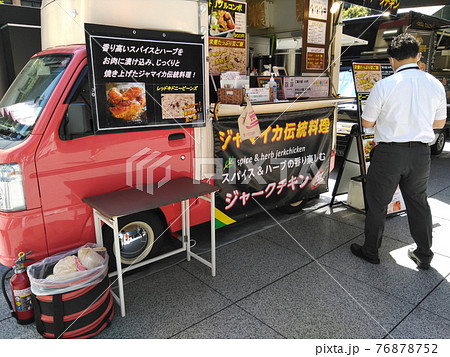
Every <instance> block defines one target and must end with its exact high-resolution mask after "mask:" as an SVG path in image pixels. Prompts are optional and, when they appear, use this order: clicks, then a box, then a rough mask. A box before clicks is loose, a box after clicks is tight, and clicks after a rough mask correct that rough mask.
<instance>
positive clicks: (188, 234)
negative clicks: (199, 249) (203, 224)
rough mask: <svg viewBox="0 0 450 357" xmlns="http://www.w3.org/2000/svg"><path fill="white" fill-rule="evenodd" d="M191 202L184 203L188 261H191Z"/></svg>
mask: <svg viewBox="0 0 450 357" xmlns="http://www.w3.org/2000/svg"><path fill="white" fill-rule="evenodd" d="M189 210H190V208H189V200H186V201H184V210H183V216H184V225H185V237H186V244H187V246H186V252H187V261H188V262H189V261H190V260H191V222H190V216H189Z"/></svg>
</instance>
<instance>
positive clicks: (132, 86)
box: [105, 83, 147, 124]
mask: <svg viewBox="0 0 450 357" xmlns="http://www.w3.org/2000/svg"><path fill="white" fill-rule="evenodd" d="M105 87H106V102H107V106H108V112H109V113H110V114H111V117H113V118H116V119H122V120H123V121H124V123H130V124H132V123H142V122H145V120H146V119H147V105H146V98H145V95H146V94H145V83H106V85H105Z"/></svg>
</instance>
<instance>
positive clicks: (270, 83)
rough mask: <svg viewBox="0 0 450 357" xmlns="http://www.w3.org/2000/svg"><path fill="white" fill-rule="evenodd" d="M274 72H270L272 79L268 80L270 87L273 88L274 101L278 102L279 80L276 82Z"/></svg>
mask: <svg viewBox="0 0 450 357" xmlns="http://www.w3.org/2000/svg"><path fill="white" fill-rule="evenodd" d="M273 75H274V74H273V73H271V74H270V80H269V82H267V84H268V85H269V88H273V101H274V102H276V101H277V89H278V87H277V82H275V79H274V78H273Z"/></svg>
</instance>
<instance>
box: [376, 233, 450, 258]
mask: <svg viewBox="0 0 450 357" xmlns="http://www.w3.org/2000/svg"><path fill="white" fill-rule="evenodd" d="M385 238H387V239H391V240H395V241H396V242H399V243H403V244H406V247H407V246H411V245H414V244H416V243H415V242H414V240H413V242H406V241H404V240H401V239H399V238H394V237H392V236H390V235H387V234H386V235H383V239H385ZM411 240H412V238H411ZM433 253H434V254H435V255H439V256H441V257H444V258H450V255H445V254H443V253H439V252H435V251H434V252H433Z"/></svg>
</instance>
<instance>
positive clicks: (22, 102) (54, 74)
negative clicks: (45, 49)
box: [0, 54, 72, 140]
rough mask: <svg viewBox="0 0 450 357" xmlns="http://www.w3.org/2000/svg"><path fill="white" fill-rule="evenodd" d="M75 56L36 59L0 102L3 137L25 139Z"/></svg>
mask: <svg viewBox="0 0 450 357" xmlns="http://www.w3.org/2000/svg"><path fill="white" fill-rule="evenodd" d="M71 58H72V57H71V55H67V54H57V55H45V56H39V57H34V58H32V59H31V60H30V61H29V62H28V63H27V64H26V65H25V67H24V68H23V69H22V71H21V72H20V73H19V75H18V76H17V78H16V79H15V80H14V82H13V84H12V85H11V87H10V88H9V89H8V91H7V92H6V94H5V96H4V97H3V98H2V100H1V101H0V136H1V137H7V138H9V139H10V140H22V139H24V138H26V137H28V135H30V133H31V131H32V130H33V127H34V124H35V123H36V121H37V119H38V117H39V114H40V113H41V111H42V109H43V108H44V107H45V105H46V103H47V101H48V99H49V97H50V95H51V94H52V92H53V90H54V89H55V87H56V85H57V83H58V82H59V80H60V78H61V76H62V74H63V73H64V71H65V69H66V68H67V65H68V63H69V62H70V59H71Z"/></svg>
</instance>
